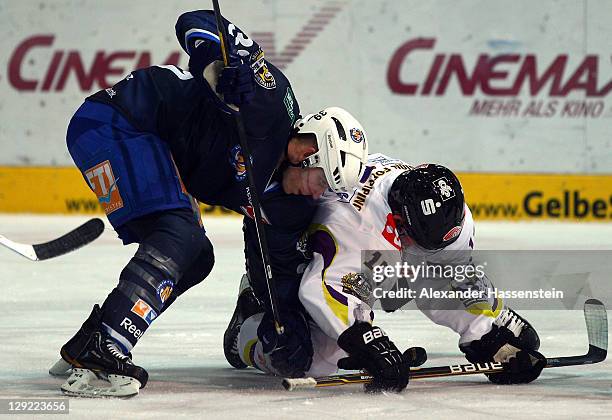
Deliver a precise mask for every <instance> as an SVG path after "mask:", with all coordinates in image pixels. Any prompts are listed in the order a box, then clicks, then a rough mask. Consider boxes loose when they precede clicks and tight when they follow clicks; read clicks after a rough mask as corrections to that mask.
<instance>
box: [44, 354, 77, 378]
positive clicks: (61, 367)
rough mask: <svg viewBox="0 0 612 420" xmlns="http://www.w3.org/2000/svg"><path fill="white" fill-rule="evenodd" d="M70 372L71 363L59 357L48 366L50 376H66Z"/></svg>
mask: <svg viewBox="0 0 612 420" xmlns="http://www.w3.org/2000/svg"><path fill="white" fill-rule="evenodd" d="M71 373H72V365H71V364H70V363H68V362H67V361H65V360H64V359H62V358H60V359H59V360H58V361H57V362H55V364H54V365H53V366H51V367H50V368H49V375H51V376H65V377H68V376H70V374H71Z"/></svg>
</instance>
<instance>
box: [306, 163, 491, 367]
mask: <svg viewBox="0 0 612 420" xmlns="http://www.w3.org/2000/svg"><path fill="white" fill-rule="evenodd" d="M409 168H410V166H409V165H408V164H407V163H405V162H402V161H400V160H397V159H392V158H389V157H387V156H384V155H381V154H373V155H370V156H369V159H368V164H367V169H366V172H365V173H364V177H362V182H361V184H360V187H359V188H358V189H356V190H355V192H354V193H353V195H352V196H350V197H346V196H345V197H338V196H337V195H335V194H329V195H325V196H324V197H323V198H322V201H321V203H320V205H319V207H318V209H317V212H316V214H315V217H314V221H313V226H312V229H311V244H312V247H313V251H314V257H313V260H312V261H311V263H310V264H309V266H308V267H307V269H306V271H305V272H304V275H303V277H302V282H301V284H300V300H301V302H302V304H303V305H304V307H305V308H306V311H307V312H308V313H309V314H310V316H311V317H312V318H313V320H314V323H315V324H316V326H317V328H318V329H320V330H321V331H322V332H323V333H324V334H325V335H326V336H327V337H329V339H330V340H332V341H335V340H337V339H338V336H339V335H340V334H342V333H343V332H344V331H345V330H346V329H347V328H348V327H350V326H351V325H353V323H354V322H355V321H356V320H365V321H370V319H371V318H370V313H371V306H370V304H371V301H370V297H368V296H367V292H368V290H367V289H366V288H365V287H364V286H363V283H370V284H371V282H369V281H368V280H369V279H368V278H367V277H369V276H371V275H372V274H371V272H368V267H367V265H368V263H371V264H377V265H380V264H381V263H382V264H384V263H383V262H382V261H376V260H375V257H376V254H377V253H369V254H366V255H365V256H367V258H366V259H365V260H364V259H363V257H362V252H364V251H368V250H371V251H375V250H378V251H386V252H385V253H384V257H385V258H386V261H385V263H387V264H389V265H394V264H395V263H396V262H398V261H416V260H422V259H426V260H427V261H428V262H432V263H439V264H469V262H470V255H471V250H472V249H473V248H474V221H473V219H472V214H471V212H470V210H469V208H468V207H467V205H466V208H465V218H464V222H463V226H462V229H461V233H460V234H459V236H458V238H457V239H456V240H455V241H454V242H453V243H451V244H450V245H448V246H447V247H445V248H443V249H440V250H433V251H432V250H428V249H425V248H422V247H420V246H419V245H417V244H415V243H414V242H411V241H409V240H403V241H401V240H400V237H399V234H398V231H397V229H396V226H395V223H394V220H393V217H392V213H391V208H390V206H389V204H388V200H387V195H388V193H389V190H390V188H391V186H392V184H393V182H394V181H395V179H396V178H397V177H398V176H399V175H400V174H401V173H403V172H404V171H406V170H407V169H409ZM378 254H379V255H380V253H378ZM362 261H364V262H365V264H364V265H366V267H363V266H362ZM364 277H366V278H364ZM415 300H416V303H417V306H418V307H419V309H421V310H422V312H423V313H425V314H426V315H427V316H428V317H429V318H430V319H432V320H433V321H434V322H436V323H438V324H441V325H445V326H448V327H450V328H452V329H453V330H454V331H456V332H457V333H458V334H459V336H460V342H469V341H472V340H475V339H479V338H480V337H481V336H482V335H484V334H485V333H486V332H488V331H489V330H490V329H491V325H492V323H493V321H494V319H495V317H496V316H497V314H498V313H499V311H500V310H501V302H493V303H492V304H488V305H485V307H483V305H482V302H480V303H479V304H478V305H475V306H472V307H471V308H467V307H465V306H461V305H463V304H464V302H457V304H458V305H460V308H461V309H460V310H459V311H456V310H437V309H435V308H436V305H435V304H433V305H432V304H431V302H428V305H424V304H423V303H424V302H423V299H418V298H417V299H415ZM445 304H448V302H445ZM446 308H448V306H446ZM316 353H317V350H316V349H315V356H316ZM340 354H342V353H340ZM319 356H324V355H319ZM329 356H331V357H333V358H335V357H337V356H338V353H335V354H334V355H331V354H330V355H329ZM323 358H325V357H323ZM329 362H330V360H329V357H328V358H327V364H330V363H329ZM313 365H314V362H313ZM313 367H314V366H313ZM317 373H319V372H317Z"/></svg>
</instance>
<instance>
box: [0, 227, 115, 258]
mask: <svg viewBox="0 0 612 420" xmlns="http://www.w3.org/2000/svg"><path fill="white" fill-rule="evenodd" d="M102 232H104V222H103V221H102V220H100V219H98V218H95V219H91V220H88V221H87V222H85V223H83V224H82V225H81V226H79V227H77V228H76V229H73V230H71V231H70V232H68V233H67V234H65V235H63V236H60V237H59V238H57V239H54V240H52V241H49V242H45V243H42V244H35V245H29V244H22V243H19V242H14V241H11V240H10V239H8V238H6V237H4V236H2V235H0V244H2V245H4V246H5V247H7V248H8V249H10V250H12V251H14V252H16V253H18V254H19V255H22V256H24V257H26V258H27V259H29V260H31V261H42V260H48V259H49V258H55V257H58V256H60V255H64V254H67V253H68V252H71V251H74V250H75V249H77V248H80V247H82V246H83V245H87V244H88V243H90V242H92V241H94V240H95V239H96V238H97V237H98V236H100V235H101V234H102Z"/></svg>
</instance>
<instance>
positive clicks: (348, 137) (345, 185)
mask: <svg viewBox="0 0 612 420" xmlns="http://www.w3.org/2000/svg"><path fill="white" fill-rule="evenodd" d="M294 128H295V129H296V130H297V133H298V134H314V135H315V137H316V138H317V146H318V149H319V150H318V151H317V152H316V153H314V154H312V155H310V156H308V157H307V158H306V159H305V160H304V161H303V162H302V167H304V168H322V169H323V172H325V178H326V179H327V183H328V185H329V187H330V188H331V189H332V190H333V191H334V192H336V193H341V192H349V191H351V190H352V189H353V188H354V187H356V186H357V184H358V183H359V177H360V176H361V171H362V169H363V168H364V167H365V164H366V161H367V159H368V142H367V141H366V135H365V131H364V129H363V127H362V126H361V124H359V121H357V120H356V119H355V118H354V117H353V116H352V115H351V114H349V113H348V112H347V111H345V110H344V109H342V108H338V107H329V108H325V109H324V110H322V111H319V112H318V113H316V114H309V115H306V116H305V117H304V118H301V119H299V120H297V121H296V122H295V124H294Z"/></svg>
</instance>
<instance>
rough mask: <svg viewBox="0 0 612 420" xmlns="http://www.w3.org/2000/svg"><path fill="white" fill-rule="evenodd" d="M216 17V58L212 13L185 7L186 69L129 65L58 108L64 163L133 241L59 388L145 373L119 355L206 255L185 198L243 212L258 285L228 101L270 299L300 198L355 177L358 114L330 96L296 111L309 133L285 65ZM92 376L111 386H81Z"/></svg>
mask: <svg viewBox="0 0 612 420" xmlns="http://www.w3.org/2000/svg"><path fill="white" fill-rule="evenodd" d="M225 24H226V25H227V27H228V32H229V40H228V41H229V42H228V43H229V44H230V45H231V49H230V53H231V60H230V65H229V66H228V67H223V65H222V62H221V61H220V60H221V54H220V47H219V38H218V36H217V35H216V32H217V28H216V22H215V18H214V14H213V13H212V12H211V11H195V12H189V13H185V14H183V15H182V16H180V17H179V19H178V22H177V24H176V34H177V37H178V39H179V42H180V44H181V46H182V47H183V49H184V50H185V51H186V52H187V53H188V54H189V56H190V59H189V69H190V71H189V72H187V71H183V70H181V69H179V68H178V67H175V66H152V67H149V68H145V69H140V70H136V71H134V72H132V73H130V74H129V75H128V76H127V77H125V78H124V79H123V80H121V81H120V82H118V83H117V84H115V85H114V86H113V87H110V88H108V89H105V90H101V91H99V92H97V93H95V94H94V95H92V96H90V97H88V98H87V99H86V100H85V102H84V103H83V105H82V106H81V107H80V108H79V109H78V110H77V111H76V113H75V115H74V116H73V117H72V119H71V121H70V124H69V127H68V132H67V146H68V150H69V152H70V154H71V156H72V158H73V160H74V162H75V164H76V165H77V167H78V168H79V169H80V170H81V172H82V174H83V177H84V179H85V180H86V182H87V183H88V185H89V186H90V188H91V189H92V190H93V191H94V192H95V193H96V195H97V196H98V199H99V201H100V203H101V206H102V208H103V209H104V211H105V212H106V214H107V217H108V219H109V221H110V223H111V225H112V226H113V228H114V229H115V230H116V232H117V233H118V236H119V238H120V239H122V241H123V243H124V244H129V243H138V244H139V247H138V250H137V251H136V254H135V255H134V257H132V259H131V260H130V261H129V262H128V264H127V265H126V266H125V268H124V269H123V270H122V272H121V273H120V275H119V283H118V284H117V286H116V287H115V288H114V289H113V290H112V291H111V293H110V294H109V295H108V296H107V298H106V300H105V301H104V303H103V304H102V305H101V306H99V305H95V306H94V308H93V310H92V312H91V314H90V316H89V317H88V319H87V320H86V321H85V323H84V324H83V325H82V327H81V329H80V330H79V331H78V332H77V333H76V335H75V336H74V337H72V338H71V339H70V340H69V341H68V342H67V343H66V344H65V345H64V346H63V347H62V349H61V352H60V354H61V357H62V361H60V362H58V364H57V365H56V366H55V367H54V368H53V371H54V372H58V371H60V370H62V369H61V367H62V366H64V367H66V368H67V367H69V366H72V367H73V374H72V375H71V377H70V378H69V379H68V381H66V382H65V383H64V384H63V385H62V390H63V391H64V392H65V393H68V394H72V395H87V396H93V395H95V396H106V395H110V396H128V395H134V394H135V393H137V392H138V389H139V388H141V387H144V386H145V385H146V382H147V379H148V375H147V372H146V371H145V370H144V369H143V368H141V367H139V366H136V365H134V364H133V362H132V360H131V353H130V352H131V350H132V348H133V347H134V345H136V343H137V342H138V340H139V339H140V337H141V336H142V335H143V334H144V333H145V331H146V330H147V328H148V327H149V326H150V325H151V323H152V322H154V320H155V319H156V318H157V317H158V316H159V315H160V314H161V313H162V312H164V311H165V310H167V309H168V307H169V306H170V305H171V304H172V303H173V302H174V301H175V300H176V298H177V297H178V296H180V295H181V294H182V293H184V292H185V291H186V290H188V289H189V288H191V287H193V286H194V285H196V284H198V283H200V282H201V281H202V280H203V279H204V278H206V276H207V275H208V274H209V273H210V271H211V269H212V267H213V264H214V253H213V246H212V244H211V242H210V241H209V239H208V237H207V236H206V231H205V229H204V228H203V225H202V221H201V218H200V214H199V210H198V207H197V202H196V200H199V201H202V202H205V203H208V204H215V205H223V206H225V207H227V208H230V209H232V210H235V211H237V212H242V213H243V214H245V222H244V233H245V254H246V258H247V264H248V268H249V273H251V276H252V278H251V283H252V286H253V289H254V290H255V292H256V293H257V294H258V295H259V296H262V297H263V296H264V295H265V294H264V292H263V291H264V283H263V282H264V279H263V277H264V276H263V269H262V268H261V261H260V256H259V249H258V244H257V237H256V235H255V229H254V223H253V221H252V220H251V218H249V216H251V215H252V209H250V208H249V207H248V205H247V203H248V200H247V197H246V187H247V185H248V184H247V179H246V172H245V165H244V157H243V155H242V153H241V149H240V145H239V138H238V134H237V127H236V124H235V119H234V116H233V115H232V114H233V113H235V112H240V114H241V116H242V119H243V121H244V124H245V128H246V133H247V141H248V143H249V147H250V150H251V155H252V156H251V159H252V164H253V170H254V178H255V184H256V189H257V192H258V193H259V194H260V197H261V202H262V210H263V215H264V218H265V222H266V224H265V229H266V231H267V233H268V242H269V247H270V254H271V255H270V257H271V264H272V270H273V272H274V276H275V279H276V283H277V287H278V294H279V300H280V305H281V306H282V305H292V304H295V302H294V300H293V299H295V296H296V295H297V293H295V288H297V286H298V285H299V273H298V271H299V267H300V265H301V264H302V263H303V262H304V257H303V255H302V254H301V253H300V252H299V251H298V250H297V249H296V243H297V242H298V240H299V238H300V235H301V233H302V231H304V230H305V228H306V226H308V224H309V223H310V219H311V217H312V214H313V210H314V207H315V204H316V202H315V200H314V199H316V198H317V197H318V196H319V195H321V194H322V193H323V191H324V190H326V189H327V188H331V189H332V190H334V191H336V192H339V193H341V192H343V191H347V190H349V189H351V187H352V185H353V184H355V183H356V182H357V180H358V179H359V173H360V171H361V168H362V166H363V163H364V162H365V159H366V157H367V143H366V140H365V134H364V132H363V128H362V127H361V126H360V125H359V123H358V122H357V121H356V120H355V119H354V118H353V117H352V116H351V115H350V114H349V113H348V112H346V111H344V110H342V109H339V108H326V109H324V110H323V111H320V112H319V113H316V114H311V115H308V116H307V117H306V118H304V119H302V120H299V121H307V120H309V119H314V120H317V121H321V122H322V123H323V124H320V125H318V127H321V130H323V131H322V132H309V131H308V130H301V129H300V127H301V126H303V124H301V126H300V123H298V124H297V126H294V125H295V124H296V122H297V121H298V117H299V115H300V110H299V106H298V102H297V99H296V98H295V96H294V94H293V91H292V89H291V86H290V84H289V81H288V80H287V78H286V77H285V76H284V75H283V74H282V73H281V72H280V70H278V69H277V68H276V67H274V66H273V65H272V64H271V63H269V62H267V61H266V60H265V58H264V53H263V51H262V50H261V48H260V47H259V46H258V45H257V43H256V42H255V41H253V40H252V39H250V38H249V37H248V36H247V35H246V34H245V33H244V32H242V31H241V30H240V29H239V28H238V27H236V26H235V25H233V24H231V23H230V22H228V21H225ZM265 305H267V302H266V301H264V306H265ZM286 307H290V306H286ZM95 377H104V378H106V379H108V380H109V381H110V383H111V386H110V387H102V388H100V387H94V386H92V385H90V384H89V381H90V380H91V379H94V378H95Z"/></svg>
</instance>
